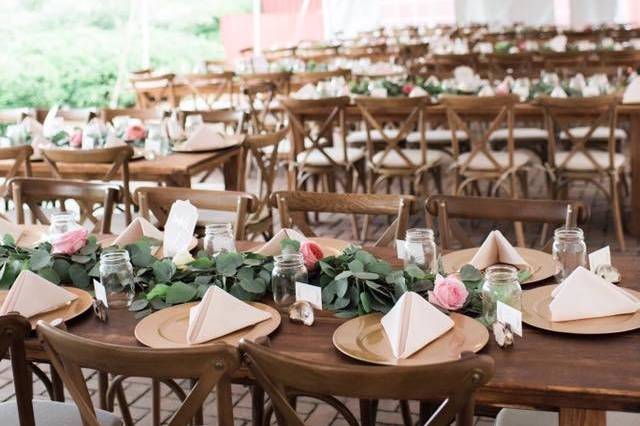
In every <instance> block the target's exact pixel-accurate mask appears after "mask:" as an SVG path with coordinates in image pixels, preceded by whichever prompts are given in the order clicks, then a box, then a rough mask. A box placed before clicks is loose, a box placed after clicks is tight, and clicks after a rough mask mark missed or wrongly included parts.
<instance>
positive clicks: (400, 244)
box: [396, 240, 404, 260]
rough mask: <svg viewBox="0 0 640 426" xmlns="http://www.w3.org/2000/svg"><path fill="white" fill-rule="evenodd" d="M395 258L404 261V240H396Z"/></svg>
mask: <svg viewBox="0 0 640 426" xmlns="http://www.w3.org/2000/svg"><path fill="white" fill-rule="evenodd" d="M396 256H397V257H398V259H402V260H404V240H396Z"/></svg>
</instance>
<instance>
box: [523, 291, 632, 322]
mask: <svg viewBox="0 0 640 426" xmlns="http://www.w3.org/2000/svg"><path fill="white" fill-rule="evenodd" d="M557 286H558V285H557V284H553V285H546V286H543V287H538V288H534V289H532V290H527V291H525V292H523V293H522V322H524V323H525V324H529V325H531V326H533V327H536V328H541V329H543V330H548V331H554V332H556V333H569V334H613V333H623V332H625V331H630V330H635V329H637V328H640V311H637V312H636V313H634V314H624V315H614V316H611V317H603V318H590V319H582V320H573V321H561V322H552V321H551V311H550V310H549V303H551V300H552V298H551V292H552V291H553V289H554V288H556V287H557ZM624 290H625V291H626V292H628V293H630V294H631V295H633V296H635V297H637V298H639V299H640V292H638V291H636V290H631V289H629V288H625V289H624Z"/></svg>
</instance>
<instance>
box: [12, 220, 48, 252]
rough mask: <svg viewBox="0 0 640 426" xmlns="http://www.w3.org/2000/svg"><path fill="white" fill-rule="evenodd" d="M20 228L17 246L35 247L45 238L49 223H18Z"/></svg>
mask: <svg viewBox="0 0 640 426" xmlns="http://www.w3.org/2000/svg"><path fill="white" fill-rule="evenodd" d="M18 226H19V227H20V229H22V235H20V238H18V241H16V245H17V246H18V247H25V248H31V247H35V246H37V245H38V244H40V243H41V242H43V241H45V240H46V239H47V236H48V234H49V225H18Z"/></svg>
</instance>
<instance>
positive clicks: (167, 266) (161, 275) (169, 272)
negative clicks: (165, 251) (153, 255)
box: [152, 259, 176, 282]
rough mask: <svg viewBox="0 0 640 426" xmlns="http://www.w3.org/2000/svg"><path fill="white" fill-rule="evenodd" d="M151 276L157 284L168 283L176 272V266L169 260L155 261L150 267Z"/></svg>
mask: <svg viewBox="0 0 640 426" xmlns="http://www.w3.org/2000/svg"><path fill="white" fill-rule="evenodd" d="M152 269H153V276H154V278H155V279H156V281H158V282H170V281H171V278H172V277H173V274H175V272H176V265H174V263H173V262H172V261H171V260H170V259H164V260H156V261H155V262H153V265H152Z"/></svg>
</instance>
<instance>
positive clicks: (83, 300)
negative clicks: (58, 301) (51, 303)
mask: <svg viewBox="0 0 640 426" xmlns="http://www.w3.org/2000/svg"><path fill="white" fill-rule="evenodd" d="M63 288H64V289H65V290H67V291H69V292H70V293H73V294H75V295H76V296H78V298H77V299H75V300H74V301H72V302H71V303H70V304H68V305H66V306H63V307H61V308H58V309H54V310H53V311H49V312H45V313H42V314H38V315H35V316H33V317H31V318H29V322H30V323H31V328H34V329H35V328H36V324H37V322H38V321H39V320H43V321H46V322H51V321H53V320H55V319H58V318H62V320H63V321H68V320H70V319H73V318H75V317H77V316H78V315H82V314H83V313H85V312H86V311H87V310H88V309H90V308H91V306H93V297H92V296H91V294H90V293H89V292H87V291H85V290H82V289H80V288H77V287H63ZM7 294H9V290H0V305H1V304H2V303H3V302H4V299H5V298H6V297H7Z"/></svg>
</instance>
